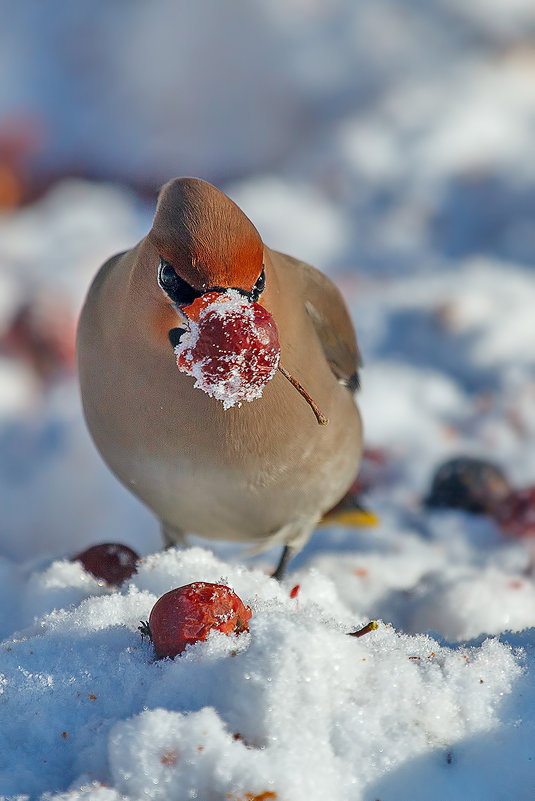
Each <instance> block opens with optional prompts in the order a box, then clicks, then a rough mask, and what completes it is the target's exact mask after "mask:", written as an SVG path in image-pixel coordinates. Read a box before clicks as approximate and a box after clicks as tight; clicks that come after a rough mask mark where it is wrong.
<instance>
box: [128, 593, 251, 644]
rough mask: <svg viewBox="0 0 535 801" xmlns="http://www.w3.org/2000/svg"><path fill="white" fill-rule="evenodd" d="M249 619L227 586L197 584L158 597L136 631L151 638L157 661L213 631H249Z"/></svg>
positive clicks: (202, 638) (245, 607)
mask: <svg viewBox="0 0 535 801" xmlns="http://www.w3.org/2000/svg"><path fill="white" fill-rule="evenodd" d="M250 617H251V610H250V609H249V607H248V606H245V605H244V604H243V603H242V601H241V600H240V598H238V596H237V595H236V593H235V592H234V591H233V590H231V589H230V587H227V586H225V585H224V584H209V583H207V582H205V581H197V582H195V583H193V584H186V585H185V586H184V587H177V588H176V589H175V590H171V591H170V592H166V593H165V595H162V597H161V598H160V599H159V600H158V601H156V603H155V604H154V606H153V608H152V611H151V613H150V617H149V622H148V626H147V624H142V626H140V631H141V632H142V634H148V635H149V636H150V637H151V639H152V642H153V645H154V650H155V651H156V656H157V657H158V659H163V658H164V657H166V656H168V657H170V658H171V659H172V658H173V657H175V656H177V654H181V653H182V651H184V649H185V648H186V645H188V644H193V643H195V642H198V641H199V640H205V639H206V638H207V636H208V634H209V633H210V632H211V631H212V630H213V629H216V630H217V631H222V632H223V634H231V633H235V634H241V633H242V632H244V631H249V619H250Z"/></svg>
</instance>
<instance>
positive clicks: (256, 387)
mask: <svg viewBox="0 0 535 801" xmlns="http://www.w3.org/2000/svg"><path fill="white" fill-rule="evenodd" d="M184 312H185V314H186V315H187V316H188V318H189V319H190V321H191V322H190V330H189V331H187V332H186V333H184V334H183V335H182V336H181V337H180V342H179V344H178V345H177V346H176V348H175V353H176V358H177V365H178V367H179V369H180V370H181V371H182V372H185V373H188V374H189V375H192V376H194V377H195V378H196V379H197V383H196V386H197V387H198V388H199V389H202V390H204V392H206V393H207V394H208V395H211V396H213V397H215V398H217V399H218V400H222V401H223V402H224V404H225V407H226V408H228V407H230V406H233V405H234V404H235V403H242V402H243V401H250V400H254V399H255V398H258V397H260V395H261V394H262V390H263V388H264V386H265V385H266V384H267V382H268V381H270V380H271V378H273V376H274V374H275V372H276V370H277V365H278V362H279V354H280V345H279V335H278V331H277V326H276V325H275V321H274V320H273V317H272V316H271V314H270V313H269V312H268V311H266V309H264V308H263V307H262V306H260V305H259V304H258V303H251V302H250V301H249V300H247V299H246V298H243V297H242V296H240V295H239V293H238V292H236V291H235V290H230V291H229V292H226V293H217V292H209V293H207V294H206V295H203V296H202V297H201V298H198V299H197V300H196V301H194V303H192V304H191V305H190V306H188V307H187V308H186V309H184Z"/></svg>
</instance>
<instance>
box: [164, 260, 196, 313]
mask: <svg viewBox="0 0 535 801" xmlns="http://www.w3.org/2000/svg"><path fill="white" fill-rule="evenodd" d="M158 283H159V284H160V286H161V288H162V289H163V291H164V292H165V294H166V295H167V296H168V297H169V298H170V299H171V300H172V301H173V303H176V305H177V306H189V304H190V303H193V301H194V300H195V298H199V297H200V296H201V295H202V292H199V291H198V290H197V289H193V287H192V286H190V285H189V284H188V282H187V281H184V279H183V278H181V277H180V276H179V275H177V273H176V271H175V270H174V268H173V267H172V266H171V265H170V264H169V262H168V261H165V259H161V261H160V267H159V268H158Z"/></svg>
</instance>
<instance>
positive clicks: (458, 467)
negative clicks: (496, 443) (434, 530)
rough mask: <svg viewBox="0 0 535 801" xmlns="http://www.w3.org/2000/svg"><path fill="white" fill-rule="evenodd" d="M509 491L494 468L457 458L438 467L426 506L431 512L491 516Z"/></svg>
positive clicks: (506, 481) (509, 488)
mask: <svg viewBox="0 0 535 801" xmlns="http://www.w3.org/2000/svg"><path fill="white" fill-rule="evenodd" d="M510 491H511V485H510V484H509V481H508V480H507V478H506V476H505V474H504V473H503V471H502V470H501V469H500V468H499V467H498V466H497V465H495V464H492V462H487V461H484V460H483V459H473V458H472V457H470V456H458V457H456V458H455V459H449V460H448V461H447V462H444V464H442V465H440V467H438V469H437V471H436V473H435V475H434V478H433V481H432V485H431V490H430V492H429V495H428V497H427V498H426V500H425V504H426V506H429V507H432V508H438V509H464V510H466V511H467V512H473V513H475V514H484V513H489V512H492V509H493V508H494V506H495V505H496V504H499V503H501V501H502V500H503V499H504V498H505V497H506V496H507V495H508V494H509V492H510Z"/></svg>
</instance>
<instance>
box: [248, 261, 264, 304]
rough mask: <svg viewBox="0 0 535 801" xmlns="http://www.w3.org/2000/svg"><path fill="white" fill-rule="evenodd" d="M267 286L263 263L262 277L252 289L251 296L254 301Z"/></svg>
mask: <svg viewBox="0 0 535 801" xmlns="http://www.w3.org/2000/svg"><path fill="white" fill-rule="evenodd" d="M265 286H266V273H265V270H264V265H262V272H261V273H260V277H259V279H258V281H257V282H256V284H255V285H254V287H253V289H252V291H251V298H252V299H253V300H254V301H257V300H258V298H259V297H260V295H261V294H262V292H263V291H264V288H265Z"/></svg>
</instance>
